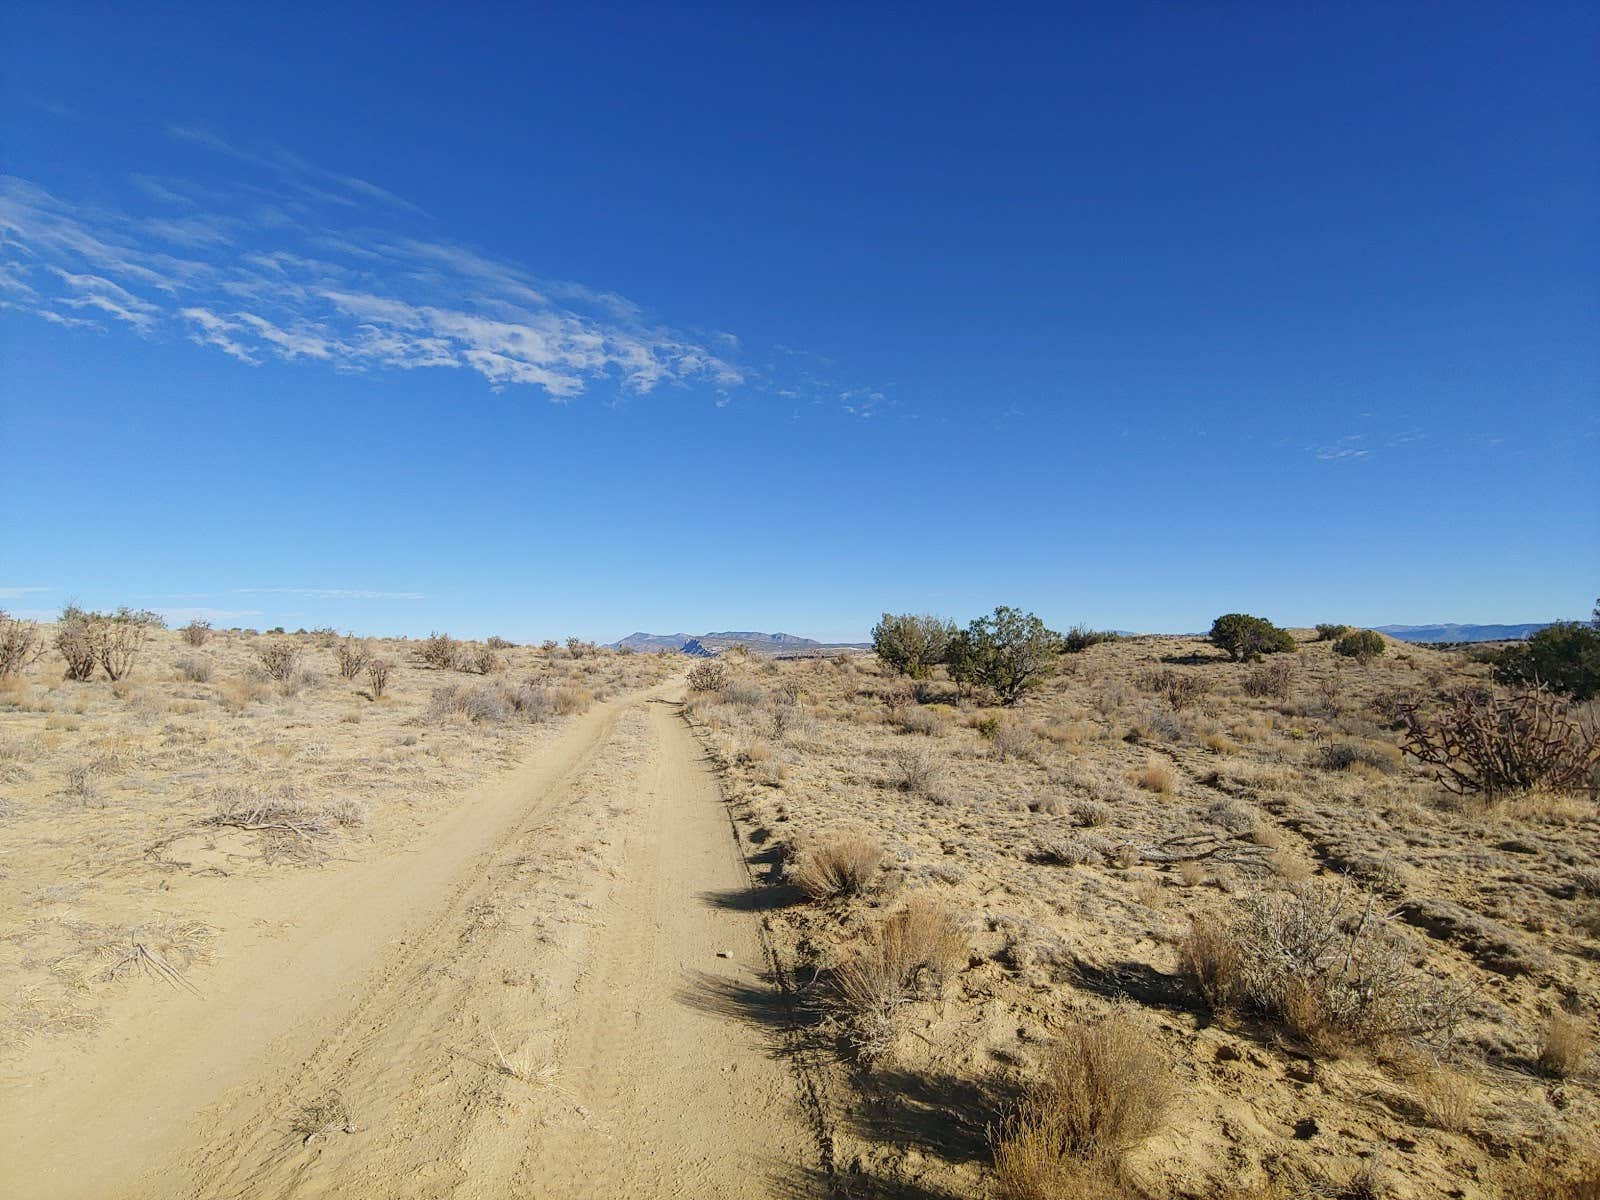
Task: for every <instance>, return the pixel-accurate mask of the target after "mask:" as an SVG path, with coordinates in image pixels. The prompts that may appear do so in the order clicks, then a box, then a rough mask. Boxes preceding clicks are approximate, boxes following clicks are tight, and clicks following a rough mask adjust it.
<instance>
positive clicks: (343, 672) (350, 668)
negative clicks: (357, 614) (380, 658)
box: [333, 633, 372, 679]
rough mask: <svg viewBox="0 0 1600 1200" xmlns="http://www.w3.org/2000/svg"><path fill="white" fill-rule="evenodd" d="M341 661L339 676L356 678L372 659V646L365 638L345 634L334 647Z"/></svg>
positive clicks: (336, 655)
mask: <svg viewBox="0 0 1600 1200" xmlns="http://www.w3.org/2000/svg"><path fill="white" fill-rule="evenodd" d="M333 654H334V657H335V658H336V659H337V660H338V662H339V678H341V679H354V678H355V677H356V676H357V675H359V674H361V672H362V670H363V669H364V668H365V667H366V665H367V664H368V663H369V662H371V661H372V647H371V645H370V644H368V642H367V640H366V639H365V638H358V637H356V636H355V635H354V634H349V633H347V634H345V635H344V637H342V638H340V639H339V640H338V642H336V643H335V644H334V647H333Z"/></svg>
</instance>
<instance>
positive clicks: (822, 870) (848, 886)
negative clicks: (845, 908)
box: [789, 832, 883, 900]
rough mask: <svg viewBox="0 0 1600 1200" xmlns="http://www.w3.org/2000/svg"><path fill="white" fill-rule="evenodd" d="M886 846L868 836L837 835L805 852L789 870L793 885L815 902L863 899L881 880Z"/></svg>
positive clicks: (853, 834) (854, 833) (855, 834)
mask: <svg viewBox="0 0 1600 1200" xmlns="http://www.w3.org/2000/svg"><path fill="white" fill-rule="evenodd" d="M882 864H883V846H882V845H881V844H880V843H879V842H878V841H877V839H876V838H874V837H872V836H871V835H870V834H867V833H860V832H850V833H841V834H835V835H834V836H832V837H830V838H828V839H827V840H825V841H822V842H819V843H817V844H816V845H814V846H809V847H807V848H806V849H804V850H802V851H801V852H800V854H799V855H798V856H797V857H796V859H795V861H794V864H793V866H791V867H790V868H789V882H791V883H793V884H794V885H795V886H796V887H797V888H799V889H800V890H801V891H802V892H804V893H805V894H806V895H807V896H809V897H810V898H811V899H813V900H831V899H833V898H835V897H837V896H859V895H860V894H861V893H863V892H865V891H866V890H867V889H868V888H869V887H871V886H872V884H873V882H874V881H876V879H877V878H878V869H879V867H880V866H881V865H882Z"/></svg>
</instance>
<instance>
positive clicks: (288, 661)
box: [256, 639, 300, 683]
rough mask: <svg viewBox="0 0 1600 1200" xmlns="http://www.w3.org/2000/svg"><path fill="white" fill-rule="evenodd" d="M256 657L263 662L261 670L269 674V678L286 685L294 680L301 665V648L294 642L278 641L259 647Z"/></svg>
mask: <svg viewBox="0 0 1600 1200" xmlns="http://www.w3.org/2000/svg"><path fill="white" fill-rule="evenodd" d="M256 657H257V658H259V659H260V660H261V669H262V670H263V671H265V672H266V673H267V678H269V679H275V680H277V681H278V682H279V683H286V682H288V680H289V679H291V678H293V676H294V673H295V670H296V668H298V667H299V665H300V647H299V645H298V644H296V643H294V642H291V641H287V640H284V639H278V640H276V641H271V642H267V643H266V644H264V645H261V646H257V647H256Z"/></svg>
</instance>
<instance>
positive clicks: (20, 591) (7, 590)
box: [0, 587, 51, 600]
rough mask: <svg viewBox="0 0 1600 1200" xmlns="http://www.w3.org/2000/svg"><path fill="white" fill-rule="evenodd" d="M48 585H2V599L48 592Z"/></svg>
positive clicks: (13, 598)
mask: <svg viewBox="0 0 1600 1200" xmlns="http://www.w3.org/2000/svg"><path fill="white" fill-rule="evenodd" d="M50 590H51V589H50V588H47V587H0V600H20V599H22V598H23V597H24V596H32V595H36V594H37V593H39V592H48V591H50Z"/></svg>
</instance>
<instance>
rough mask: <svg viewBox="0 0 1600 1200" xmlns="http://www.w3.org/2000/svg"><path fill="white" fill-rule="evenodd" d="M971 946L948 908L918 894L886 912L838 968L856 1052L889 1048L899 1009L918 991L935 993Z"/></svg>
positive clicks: (838, 988) (871, 1053)
mask: <svg viewBox="0 0 1600 1200" xmlns="http://www.w3.org/2000/svg"><path fill="white" fill-rule="evenodd" d="M967 952H968V945H967V939H966V936H965V935H964V934H963V933H962V932H961V927H960V925H959V924H957V922H956V920H955V919H954V918H953V917H952V916H951V915H950V913H949V911H948V910H947V909H946V908H945V907H944V906H943V905H941V904H939V903H938V902H937V901H934V900H931V899H929V898H927V897H923V896H918V897H914V898H913V899H912V900H911V901H910V902H909V903H908V904H907V905H906V906H905V907H904V908H903V909H901V910H900V911H898V912H896V913H893V914H891V915H890V916H888V917H885V918H884V919H883V920H882V921H880V922H879V923H878V924H877V925H875V926H874V927H873V928H872V929H871V931H870V932H869V933H868V934H867V936H866V938H865V940H864V942H863V944H862V945H861V946H860V947H858V948H857V949H856V951H855V952H854V953H853V954H851V956H850V957H849V958H847V959H846V960H845V961H844V962H843V963H842V964H841V965H840V966H839V967H838V969H837V970H835V971H834V973H833V986H834V992H835V995H836V997H837V1000H838V1003H839V1006H840V1008H841V1009H842V1011H843V1014H844V1016H845V1023H846V1029H847V1033H846V1036H847V1038H848V1040H849V1042H850V1044H851V1046H852V1048H853V1049H854V1050H855V1051H856V1053H857V1054H858V1055H859V1056H860V1057H862V1058H864V1059H868V1060H870V1059H873V1058H876V1057H877V1056H879V1055H881V1054H882V1053H883V1052H884V1051H886V1050H887V1049H888V1048H889V1045H890V1044H891V1042H892V1041H893V1037H894V1014H895V1011H896V1010H897V1009H899V1008H900V1007H901V1006H902V1005H904V1004H907V1003H909V1002H910V1001H912V1000H914V999H916V998H917V997H918V996H922V995H927V994H930V993H934V992H936V991H937V990H938V989H939V988H941V987H943V985H944V982H945V980H946V979H948V978H949V977H950V976H951V975H952V974H953V973H954V972H955V971H956V970H958V969H959V968H960V967H961V966H962V965H963V964H964V963H965V962H966V958H967Z"/></svg>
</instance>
